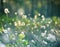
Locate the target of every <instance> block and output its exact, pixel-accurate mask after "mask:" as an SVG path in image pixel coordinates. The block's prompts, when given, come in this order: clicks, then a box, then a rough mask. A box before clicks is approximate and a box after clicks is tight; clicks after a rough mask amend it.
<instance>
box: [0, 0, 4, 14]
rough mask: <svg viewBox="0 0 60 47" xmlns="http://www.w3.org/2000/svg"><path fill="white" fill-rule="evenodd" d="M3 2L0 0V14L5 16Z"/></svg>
mask: <svg viewBox="0 0 60 47" xmlns="http://www.w3.org/2000/svg"><path fill="white" fill-rule="evenodd" d="M3 12H4V10H3V0H0V13H1V14H3Z"/></svg>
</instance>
